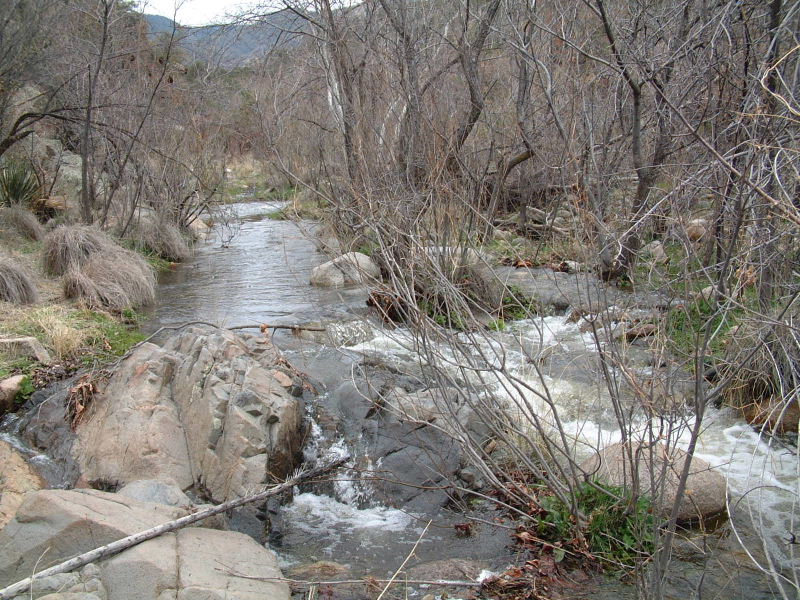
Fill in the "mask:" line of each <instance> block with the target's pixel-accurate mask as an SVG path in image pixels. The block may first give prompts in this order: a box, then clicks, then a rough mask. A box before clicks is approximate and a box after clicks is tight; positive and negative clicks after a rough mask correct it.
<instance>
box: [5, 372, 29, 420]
mask: <svg viewBox="0 0 800 600" xmlns="http://www.w3.org/2000/svg"><path fill="white" fill-rule="evenodd" d="M24 380H25V375H14V376H12V377H7V378H6V379H3V380H2V381H0V415H2V414H3V413H6V412H11V411H13V410H14V401H15V400H16V399H17V394H19V391H20V389H22V382H23V381H24Z"/></svg>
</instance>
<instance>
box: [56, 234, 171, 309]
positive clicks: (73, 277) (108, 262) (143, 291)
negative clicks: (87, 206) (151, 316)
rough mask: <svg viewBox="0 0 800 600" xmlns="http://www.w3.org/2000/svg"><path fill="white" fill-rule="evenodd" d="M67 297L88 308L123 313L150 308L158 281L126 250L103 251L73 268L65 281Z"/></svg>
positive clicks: (148, 268) (148, 269)
mask: <svg viewBox="0 0 800 600" xmlns="http://www.w3.org/2000/svg"><path fill="white" fill-rule="evenodd" d="M63 287H64V295H65V296H66V297H67V298H76V299H79V300H81V301H82V302H83V303H84V304H85V305H86V306H88V307H89V308H100V309H104V308H105V309H110V310H114V311H123V310H125V309H128V308H135V307H137V306H143V305H146V304H151V303H152V302H153V300H155V287H156V279H155V276H154V274H153V270H152V268H151V267H150V265H148V264H147V262H146V261H145V260H144V259H143V258H142V257H141V256H139V255H138V254H136V253H134V252H131V251H129V250H125V249H124V248H119V247H117V248H113V249H104V250H102V251H100V252H97V253H95V254H93V255H92V256H90V257H89V259H88V260H87V261H86V262H85V264H84V265H83V266H80V267H73V268H71V269H70V270H69V271H68V272H67V273H66V275H65V276H64V280H63Z"/></svg>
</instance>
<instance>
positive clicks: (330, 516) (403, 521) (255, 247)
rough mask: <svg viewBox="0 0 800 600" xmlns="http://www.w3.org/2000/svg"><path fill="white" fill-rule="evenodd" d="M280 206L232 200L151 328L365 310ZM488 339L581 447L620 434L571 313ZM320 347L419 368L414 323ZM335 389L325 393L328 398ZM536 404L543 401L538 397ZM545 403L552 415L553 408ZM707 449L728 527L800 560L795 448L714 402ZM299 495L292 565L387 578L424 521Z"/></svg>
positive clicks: (464, 549) (342, 361)
mask: <svg viewBox="0 0 800 600" xmlns="http://www.w3.org/2000/svg"><path fill="white" fill-rule="evenodd" d="M278 206H279V205H277V204H274V203H263V202H257V203H242V204H239V205H236V206H234V209H235V210H237V212H238V213H239V214H240V215H241V217H242V224H241V228H240V230H239V232H238V235H237V236H236V237H235V238H234V239H233V240H231V242H230V244H229V247H223V246H222V245H221V244H220V242H219V240H218V239H214V238H212V239H210V240H208V241H207V242H205V243H204V244H202V245H201V246H200V247H199V248H198V251H197V253H196V256H195V258H194V259H193V260H192V261H191V262H190V263H188V264H186V265H182V266H180V267H179V268H178V269H177V270H176V271H175V272H173V273H168V274H167V275H166V276H164V277H163V279H162V282H161V286H160V289H159V294H158V306H157V307H156V309H155V312H154V315H153V320H152V325H153V326H154V327H155V326H157V325H163V324H170V323H176V322H184V321H188V320H204V321H212V322H215V323H220V324H227V325H240V324H255V323H262V322H285V323H294V322H296V321H297V320H298V319H306V320H308V319H314V318H320V317H324V316H325V315H331V314H346V313H347V312H348V311H349V312H350V313H353V312H358V311H359V310H360V309H361V310H362V311H363V300H364V292H363V291H362V290H348V291H331V290H322V289H319V288H315V287H312V286H309V285H308V277H309V273H310V270H311V268H312V267H313V266H315V265H316V264H319V263H320V262H322V260H323V257H322V255H321V254H320V253H318V252H316V251H315V248H314V246H313V243H312V242H311V241H310V236H309V232H310V231H311V230H312V229H313V225H312V224H311V223H304V224H300V226H299V227H298V226H297V225H295V224H293V223H290V222H286V221H273V220H269V219H265V218H263V216H262V215H264V214H265V213H266V212H269V211H270V210H274V209H276V208H278ZM281 340H283V341H284V351H285V352H286V353H287V354H288V355H289V358H290V360H298V361H302V360H304V359H305V360H306V364H307V363H308V362H309V361H308V360H307V359H308V354H309V350H308V347H307V346H308V344H302V343H300V342H298V341H296V340H292V339H290V338H288V337H286V336H283V337H281V336H276V341H277V342H278V343H279V345H280V342H281ZM467 342H468V340H465V343H467ZM526 344H527V348H528V349H529V348H530V346H531V345H534V346H536V347H538V348H539V349H540V350H541V349H544V348H547V347H551V346H552V347H554V349H555V350H556V352H555V353H554V354H555V358H553V359H552V360H550V361H549V364H550V365H551V367H550V370H549V372H547V373H544V374H541V373H535V372H532V370H531V368H530V366H529V361H527V360H526V354H525V353H524V352H523V351H522V348H524V347H526ZM482 345H483V347H482V348H481V356H482V358H483V359H484V360H488V361H489V362H492V360H494V359H496V360H497V361H500V360H502V361H503V363H504V364H505V366H506V368H507V369H508V370H509V372H511V373H512V374H513V375H514V376H515V377H519V378H521V379H523V380H525V381H526V383H527V384H529V385H530V386H531V388H532V389H540V390H541V389H542V388H543V387H547V389H548V390H549V393H550V394H551V397H552V398H553V400H554V402H555V405H556V406H557V408H558V409H559V412H560V417H561V419H562V421H563V424H564V427H565V429H566V430H567V432H568V433H570V434H572V436H573V438H574V440H575V447H574V451H575V453H576V454H577V455H578V456H581V455H586V456H588V455H589V453H590V452H591V451H592V449H593V448H596V447H603V446H605V445H607V444H609V443H613V442H615V441H618V440H619V432H618V430H617V428H616V427H615V426H614V420H613V413H612V412H611V409H610V406H609V404H608V402H607V399H606V398H604V394H603V392H602V386H598V385H597V383H596V381H597V380H596V378H595V377H594V376H593V375H591V374H589V373H588V372H586V371H585V370H584V369H582V366H581V365H585V364H586V357H587V356H589V355H591V353H592V352H594V351H595V349H594V344H593V342H592V340H591V339H589V338H588V337H587V336H586V335H583V334H581V333H580V332H579V331H578V329H577V326H576V325H574V324H569V323H567V322H566V320H565V319H564V318H563V317H547V318H543V319H537V320H531V321H521V322H518V323H516V324H514V326H513V327H512V328H511V329H510V330H509V331H506V332H504V333H498V334H496V335H494V336H493V338H487V339H485V340H484V341H483V342H482ZM438 351H439V352H440V353H441V354H442V356H445V358H447V353H448V352H450V351H451V349H450V348H449V347H448V348H445V347H442V348H440V349H438ZM310 352H311V354H313V355H314V357H313V359H312V361H311V362H313V360H317V361H321V364H323V368H321V369H319V371H320V373H327V374H328V375H329V377H330V382H331V383H333V382H335V380H336V378H337V377H346V376H347V374H348V373H349V368H350V367H349V366H348V364H350V365H351V364H352V363H353V362H354V361H356V360H358V357H362V358H363V357H367V358H372V359H379V360H380V361H381V362H382V363H383V364H387V365H394V367H396V368H398V369H399V370H400V371H403V370H406V371H408V372H415V371H414V369H415V368H418V365H419V363H420V360H421V357H420V355H419V353H418V352H417V348H416V346H415V344H414V340H413V338H412V336H411V335H410V334H409V333H408V332H406V331H404V330H403V329H396V330H394V331H391V332H389V331H377V332H376V335H375V336H374V337H373V338H372V339H369V340H367V341H364V342H362V343H360V344H357V345H355V346H351V347H350V348H347V349H338V350H335V351H334V352H335V353H338V356H336V354H331V353H330V351H328V352H329V353H328V355H327V360H328V361H329V362H328V363H325V360H326V359H325V358H324V357H325V356H326V355H325V352H326V351H325V350H323V349H312V350H311V351H310ZM320 357H322V358H320ZM347 357H350V358H349V359H348V358H347ZM487 357H488V359H487ZM492 357H494V359H493V358H492ZM450 358H451V359H452V360H453V363H452V364H453V369H458V366H457V357H455V356H451V357H450ZM348 360H349V363H348ZM337 364H338V365H340V367H341V372H340V373H339V374H338V375H337V373H336V372H337V368H336V367H335V366H333V365H337ZM327 367H330V368H327ZM501 385H502V382H498V385H497V386H495V389H487V390H485V393H495V394H496V393H497V392H498V389H499V388H500V386H501ZM324 399H325V398H324V396H323V397H322V398H321V401H324ZM529 400H531V401H532V402H534V401H535V397H534V396H532V397H531V398H529ZM538 408H541V409H542V410H544V411H545V412H546V411H547V408H546V407H542V406H539V407H538ZM309 414H313V411H310V413H309ZM691 423H692V417H691V415H687V417H686V425H691ZM312 431H314V432H315V435H314V436H312V438H313V439H312V441H311V442H310V443H309V448H307V450H306V453H307V455H308V457H309V458H312V455H314V453H316V454H317V455H322V454H325V453H335V452H337V451H341V450H343V448H344V441H343V440H342V439H336V438H335V436H331V434H330V433H324V432H323V431H322V430H321V429H320V427H319V426H318V425H317V424H316V423H314V424H313V426H312ZM686 435H688V432H686ZM686 435H684V438H683V439H680V438H679V439H678V442H677V443H678V445H681V444H683V445H684V446H685V444H686V441H687V440H686V439H685V438H686ZM696 454H697V456H699V457H700V458H703V459H705V460H707V461H708V462H709V463H711V464H712V465H713V466H719V467H720V469H721V470H722V472H723V473H724V474H725V476H726V478H727V481H728V488H729V496H730V498H729V500H730V506H731V508H732V510H731V512H732V514H733V524H734V525H735V527H733V528H731V530H730V531H729V532H728V535H731V536H732V537H735V536H737V535H742V536H744V541H745V543H746V544H748V545H750V546H753V547H754V548H755V549H754V550H753V554H755V555H756V556H758V557H761V560H763V559H764V555H765V550H767V551H768V554H769V555H770V556H771V557H773V558H774V560H776V561H778V562H779V563H780V564H781V565H782V567H783V568H784V569H785V568H787V567H791V566H793V565H795V560H794V556H793V555H792V550H793V548H794V547H793V546H792V545H788V544H787V543H786V539H787V537H788V536H790V535H791V532H793V531H794V529H795V523H794V520H795V515H796V514H797V506H796V500H797V492H798V488H797V482H798V475H799V474H798V460H797V454H796V451H795V449H794V448H791V447H787V446H785V445H783V444H781V443H780V442H778V441H776V440H771V439H769V438H764V437H762V436H759V435H758V434H757V433H756V432H755V431H754V430H753V429H752V428H751V427H750V426H749V425H747V424H746V423H744V422H742V421H741V420H740V419H738V418H737V417H736V416H735V415H733V414H731V413H730V412H728V411H725V410H717V409H709V412H708V414H707V415H706V419H705V427H704V432H703V434H702V437H701V439H700V443H699V446H698V450H697V452H696ZM298 492H299V493H298V494H297V495H296V496H295V498H294V500H293V502H292V503H291V504H289V505H288V506H286V507H284V508H282V509H281V511H280V515H279V518H278V522H279V523H280V536H279V539H278V542H279V543H280V547H279V548H278V550H279V552H280V553H281V555H282V556H283V558H284V559H285V561H286V563H287V564H294V563H298V562H307V561H311V560H320V559H327V560H331V559H333V560H337V561H339V562H344V563H347V564H349V565H351V566H355V567H356V570H359V568H363V569H364V570H366V569H367V567H368V566H369V567H370V568H371V569H372V572H373V573H375V572H377V573H378V574H379V575H380V574H383V573H382V572H381V570H382V571H383V572H384V573H385V572H391V571H392V570H393V569H394V568H395V567H396V566H397V565H398V564H399V563H400V562H401V561H402V559H403V558H404V556H405V554H406V553H407V552H408V550H409V548H410V547H411V545H412V544H413V543H414V542H415V540H416V539H417V537H418V536H419V534H420V532H421V531H422V530H423V528H424V525H425V522H426V521H425V515H420V514H413V513H409V512H406V511H404V510H402V509H398V508H389V507H386V506H380V505H375V503H374V502H372V503H371V502H370V501H369V498H368V496H369V493H370V492H369V486H368V485H364V484H363V483H362V484H359V483H358V482H350V483H343V484H339V486H338V489H333V490H327V492H326V493H313V492H309V491H298ZM437 518H443V517H442V515H438V516H437ZM445 521H446V519H445ZM443 529H444V528H443ZM756 532H757V533H756ZM426 538H427V539H426V543H424V544H422V545H421V547H420V548H419V549H418V552H417V554H418V556H421V557H426V558H429V559H432V558H436V557H440V556H458V555H459V552H460V553H461V555H462V556H467V557H469V556H478V557H480V558H486V553H481V552H475V548H474V546H475V544H474V543H472V544H470V543H459V542H458V541H457V540H454V539H453V538H452V536H450V535H448V534H444V535H437V534H436V532H435V531H434V532H433V533H432V534H429V535H428V536H426ZM492 551H496V552H499V553H500V555H501V556H500V557H499V559H500V560H505V559H507V558H508V556H507V554H506V553H505V552H504V551H502V549H501V546H498V547H497V548H495V549H492ZM497 564H499V562H498V563H497ZM750 577H751V578H754V577H755V576H754V575H752V574H751V575H750ZM758 585H759V586H760V588H759V589H760V590H761V591H756V590H755V589H751V590H750V592H748V593H745V594H744V596H743V597H769V593H768V592H766V591H764V590H765V589H766V588H765V587H764V583H763V582H760V583H759V584H758ZM679 595H680V593H678V596H679Z"/></svg>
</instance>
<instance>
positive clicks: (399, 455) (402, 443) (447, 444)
mask: <svg viewBox="0 0 800 600" xmlns="http://www.w3.org/2000/svg"><path fill="white" fill-rule="evenodd" d="M373 424H374V427H369V426H366V427H365V428H364V435H363V441H364V442H365V443H366V445H367V447H368V448H369V450H368V451H367V453H366V454H365V455H366V456H369V457H371V459H372V461H373V463H374V464H375V465H378V466H377V467H374V472H373V473H372V475H373V476H374V477H375V481H374V483H373V486H374V489H375V496H376V499H377V500H378V501H379V502H381V503H382V504H386V505H387V506H396V507H403V509H404V510H409V511H411V512H423V513H428V514H433V513H435V512H436V511H437V510H438V509H440V508H441V507H442V506H444V505H445V504H446V503H447V502H448V501H449V499H450V496H449V493H448V492H449V490H450V487H451V484H450V482H451V481H452V480H453V477H454V474H455V473H456V472H457V471H458V469H459V467H460V466H461V445H460V443H459V442H457V441H455V440H454V439H453V438H451V437H450V436H448V435H447V434H445V433H442V432H441V431H439V430H438V429H435V428H433V427H431V426H429V425H417V424H405V423H400V422H397V421H394V420H393V419H387V420H383V422H382V423H381V422H378V421H375V422H373Z"/></svg>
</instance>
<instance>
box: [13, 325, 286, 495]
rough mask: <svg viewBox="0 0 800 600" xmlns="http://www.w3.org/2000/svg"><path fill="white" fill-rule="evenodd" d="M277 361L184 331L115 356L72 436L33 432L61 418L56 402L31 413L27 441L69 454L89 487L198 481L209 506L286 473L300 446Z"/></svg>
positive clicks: (208, 330)
mask: <svg viewBox="0 0 800 600" xmlns="http://www.w3.org/2000/svg"><path fill="white" fill-rule="evenodd" d="M257 341H258V342H260V343H257ZM278 358H279V355H278V353H277V351H276V350H275V348H274V347H273V346H272V345H271V344H270V343H269V342H267V341H266V340H263V339H260V340H256V338H244V337H240V336H237V335H235V334H233V333H231V332H229V331H226V330H221V329H216V328H212V327H199V326H192V327H185V328H183V329H181V330H180V331H178V332H177V333H176V334H174V335H172V336H171V337H169V338H168V339H167V340H166V341H165V342H164V343H163V345H156V344H154V343H147V344H143V345H141V346H140V347H138V348H137V349H136V350H134V352H133V353H132V354H131V355H130V356H128V357H127V358H126V359H125V360H123V361H122V362H121V363H120V364H119V365H118V367H117V368H116V369H115V370H114V373H113V375H112V376H111V378H110V379H109V380H108V382H107V384H106V385H105V387H104V389H103V392H102V393H101V394H98V395H95V397H94V398H93V399H92V401H91V403H90V404H89V405H88V407H87V416H86V418H84V419H83V420H82V421H81V423H80V424H79V425H78V427H77V429H76V431H75V434H74V436H72V439H69V436H64V437H58V436H52V435H39V434H38V433H37V432H42V431H46V430H48V427H49V425H48V423H50V421H57V420H58V419H59V418H60V419H61V420H62V422H63V420H64V410H63V403H64V399H63V396H55V397H54V398H53V399H52V402H51V400H50V399H48V400H47V401H46V403H45V404H53V406H43V407H36V408H35V409H34V410H33V411H32V413H31V416H30V417H29V419H28V420H29V423H28V424H27V425H26V428H27V431H26V436H27V437H28V439H31V440H33V441H35V442H36V443H37V445H38V446H39V447H40V448H42V449H44V450H46V451H47V452H48V454H50V455H51V456H57V457H58V456H64V455H68V456H69V457H71V460H72V461H74V463H75V464H76V465H77V467H78V468H77V471H78V474H79V475H80V477H81V478H82V479H83V480H85V481H87V482H90V483H92V482H101V483H107V484H111V485H124V484H127V483H130V482H132V481H135V480H159V481H165V482H175V483H176V484H177V485H178V487H179V488H181V489H183V490H185V489H188V488H190V487H192V486H194V485H199V486H200V487H201V488H202V489H203V490H204V491H205V492H207V493H208V494H209V496H210V497H211V498H212V499H213V500H214V501H215V502H222V501H225V500H229V499H231V498H235V497H239V496H243V495H246V494H248V493H249V492H252V491H254V490H255V489H256V488H258V486H260V485H261V484H263V483H266V482H267V481H268V479H269V478H270V477H271V476H277V477H281V476H283V475H285V474H286V473H288V472H289V471H291V470H292V469H293V468H294V466H295V456H296V455H297V453H298V451H299V449H300V444H301V431H300V430H301V418H302V411H301V407H300V404H299V401H298V400H297V399H296V398H294V397H292V396H291V395H290V393H289V391H287V389H286V388H285V387H284V386H283V385H281V379H283V378H278V377H276V373H281V374H282V372H281V371H280V368H279V365H278V364H277V361H278ZM40 419H46V421H45V422H39V421H38V420H40ZM43 444H47V446H45V447H43ZM58 444H64V445H66V444H69V448H67V449H65V448H58V447H51V446H57V445H58Z"/></svg>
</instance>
